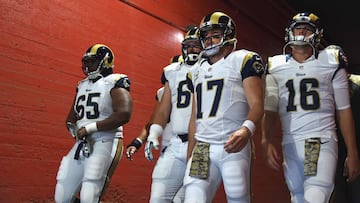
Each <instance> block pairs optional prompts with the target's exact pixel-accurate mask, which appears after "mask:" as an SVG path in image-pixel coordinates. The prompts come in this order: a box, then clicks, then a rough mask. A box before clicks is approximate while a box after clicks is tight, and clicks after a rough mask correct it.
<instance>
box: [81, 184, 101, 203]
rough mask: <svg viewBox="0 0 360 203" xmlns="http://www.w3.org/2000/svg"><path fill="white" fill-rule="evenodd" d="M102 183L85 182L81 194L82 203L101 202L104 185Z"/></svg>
mask: <svg viewBox="0 0 360 203" xmlns="http://www.w3.org/2000/svg"><path fill="white" fill-rule="evenodd" d="M100 184H101V183H100V181H97V182H84V183H83V184H82V188H81V192H80V202H89V203H97V202H99V201H100V194H101V188H102V185H100Z"/></svg>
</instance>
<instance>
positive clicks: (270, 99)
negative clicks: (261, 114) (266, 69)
mask: <svg viewBox="0 0 360 203" xmlns="http://www.w3.org/2000/svg"><path fill="white" fill-rule="evenodd" d="M264 103H265V106H264V109H265V110H267V111H273V112H277V111H278V108H279V90H278V87H277V84H276V81H275V79H274V77H273V76H272V75H271V74H268V75H266V88H265V102H264Z"/></svg>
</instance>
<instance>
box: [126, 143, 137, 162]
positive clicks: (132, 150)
mask: <svg viewBox="0 0 360 203" xmlns="http://www.w3.org/2000/svg"><path fill="white" fill-rule="evenodd" d="M136 152H137V149H136V147H135V146H128V147H127V148H126V158H127V159H129V160H133V159H134V158H133V155H134V154H135V153H136Z"/></svg>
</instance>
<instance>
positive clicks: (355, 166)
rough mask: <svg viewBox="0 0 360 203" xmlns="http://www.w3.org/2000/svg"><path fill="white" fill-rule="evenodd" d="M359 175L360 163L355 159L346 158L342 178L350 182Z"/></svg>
mask: <svg viewBox="0 0 360 203" xmlns="http://www.w3.org/2000/svg"><path fill="white" fill-rule="evenodd" d="M359 175H360V161H359V159H357V158H352V157H349V156H348V157H346V159H345V163H344V176H345V177H347V179H346V181H347V182H352V181H354V180H355V179H356V178H358V177H359Z"/></svg>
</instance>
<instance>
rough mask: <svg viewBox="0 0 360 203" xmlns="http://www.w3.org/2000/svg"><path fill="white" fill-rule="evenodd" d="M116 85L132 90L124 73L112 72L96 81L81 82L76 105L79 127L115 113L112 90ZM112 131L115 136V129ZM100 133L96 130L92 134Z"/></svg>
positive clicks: (86, 80)
mask: <svg viewBox="0 0 360 203" xmlns="http://www.w3.org/2000/svg"><path fill="white" fill-rule="evenodd" d="M114 87H119V88H125V89H127V90H130V82H129V79H128V77H127V76H126V75H124V74H110V75H108V76H106V77H104V78H100V79H99V80H97V81H96V82H93V81H91V80H89V79H84V80H82V81H80V82H79V84H78V87H77V94H76V101H75V105H74V110H75V112H76V113H77V117H78V120H77V122H76V124H77V127H78V128H81V127H84V126H85V125H87V124H89V123H93V122H96V121H100V120H104V119H105V118H108V117H109V116H110V115H111V114H112V113H113V108H112V99H111V95H110V91H111V89H112V88H114ZM119 130H121V129H119ZM111 132H112V133H109V136H111V137H112V138H113V136H114V133H113V132H115V131H111ZM98 133H100V132H94V133H93V134H92V135H91V136H93V137H96V135H97V134H98ZM102 133H104V132H102ZM104 136H105V135H104Z"/></svg>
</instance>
